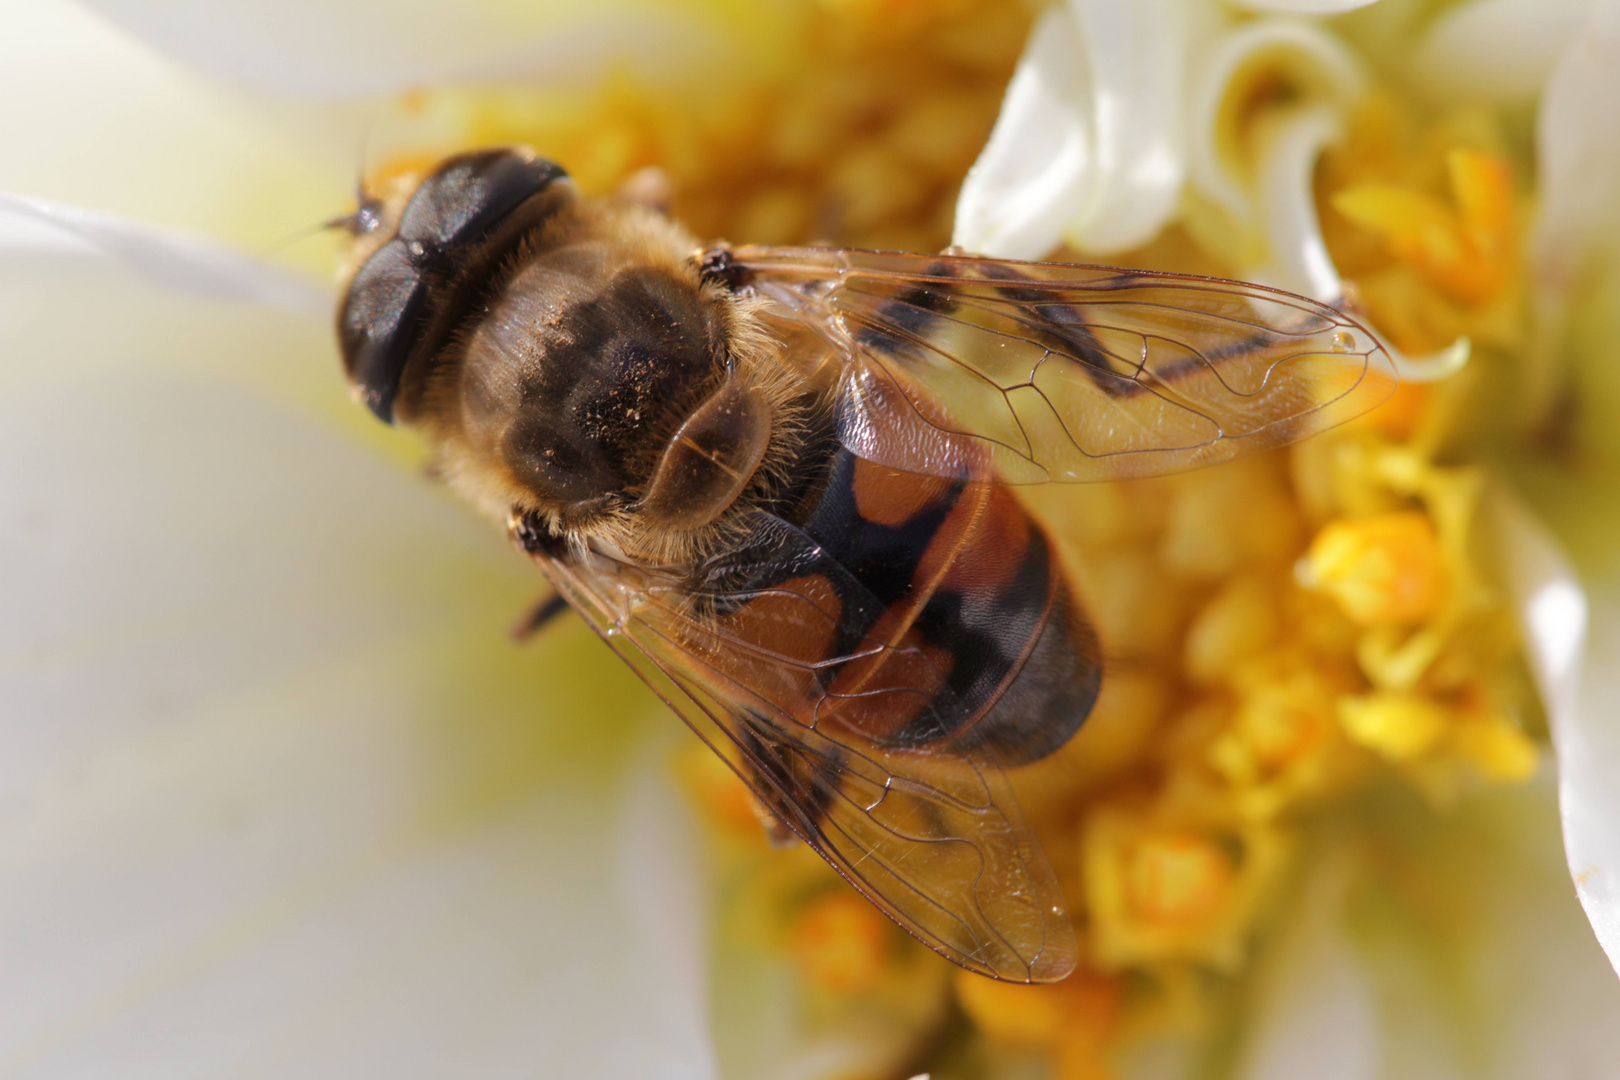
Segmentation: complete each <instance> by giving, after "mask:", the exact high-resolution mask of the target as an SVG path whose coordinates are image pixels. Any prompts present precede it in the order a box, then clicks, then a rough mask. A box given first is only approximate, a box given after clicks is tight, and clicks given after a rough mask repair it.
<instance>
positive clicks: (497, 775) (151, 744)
mask: <svg viewBox="0 0 1620 1080" xmlns="http://www.w3.org/2000/svg"><path fill="white" fill-rule="evenodd" d="M23 269H24V270H25V271H28V269H29V268H23ZM15 270H16V268H15V267H14V266H9V265H7V263H6V260H3V259H0V297H3V298H5V300H7V301H10V300H11V299H12V298H14V297H18V296H21V297H23V298H24V299H25V300H28V301H32V303H29V304H17V305H13V304H10V303H6V304H5V305H4V306H0V343H3V344H4V348H3V349H0V358H3V363H4V366H3V367H0V378H3V380H4V383H3V389H4V392H3V393H0V474H3V475H0V595H3V596H4V597H5V598H6V599H5V604H4V606H3V607H0V1071H5V1072H6V1073H7V1075H11V1076H17V1077H51V1078H62V1077H70V1076H83V1077H101V1076H119V1077H154V1078H155V1077H175V1076H197V1077H202V1076H221V1075H233V1076H244V1077H255V1076H263V1077H282V1076H300V1077H325V1076H330V1077H354V1076H384V1075H386V1076H398V1077H442V1076H449V1075H471V1076H480V1077H502V1076H514V1077H515V1076H535V1075H546V1076H571V1077H583V1078H598V1077H600V1078H608V1077H618V1076H637V1077H643V1076H645V1077H655V1078H660V1080H663V1078H669V1080H675V1078H680V1080H689V1078H691V1080H696V1078H703V1077H708V1076H711V1075H712V1074H713V1066H712V1061H711V1060H710V1058H709V1050H708V1048H707V1035H706V1032H705V1019H704V1010H703V1006H702V1001H703V999H704V994H705V992H706V980H705V978H704V975H703V971H702V968H701V964H699V963H698V960H697V958H698V957H700V956H701V955H702V940H703V939H702V932H703V927H702V918H701V911H700V910H699V908H700V904H699V903H698V901H697V899H696V898H697V896H698V894H697V892H696V884H695V882H694V881H693V879H692V878H691V876H690V875H691V874H692V873H693V869H692V867H693V865H694V863H693V858H692V856H693V848H692V845H691V843H690V841H689V839H688V837H687V834H686V831H685V829H684V828H683V826H682V821H681V814H680V809H679V805H678V803H676V802H675V801H674V800H673V799H672V797H671V796H670V795H669V794H668V793H667V792H666V791H664V790H663V789H662V781H661V780H660V779H659V778H660V777H661V776H662V775H663V773H662V770H661V769H659V768H649V767H647V763H646V762H645V761H644V760H643V761H642V762H641V763H639V764H638V762H637V759H636V758H635V756H634V755H633V754H631V753H628V752H627V751H629V750H630V749H632V748H633V747H634V745H635V744H636V743H637V742H638V741H639V738H640V736H639V735H638V734H637V732H638V730H639V724H638V723H637V722H635V720H634V718H636V717H639V716H649V717H650V716H652V715H653V714H656V713H657V712H658V711H659V709H658V707H657V706H656V704H655V703H653V702H651V701H650V700H649V698H648V696H647V695H646V694H645V693H644V692H641V691H640V690H638V689H636V688H635V687H634V686H633V685H632V684H631V683H630V681H629V680H627V679H626V678H625V673H624V672H623V671H621V670H619V666H618V664H617V662H616V661H614V660H613V659H612V658H611V657H610V656H609V655H608V654H607V652H606V650H604V649H602V648H601V646H600V644H599V643H598V642H596V641H595V640H594V639H593V638H591V637H590V635H589V634H588V633H586V632H585V631H584V629H583V628H582V627H580V626H579V625H577V624H574V625H564V626H560V627H559V628H558V629H557V630H556V631H553V632H552V633H550V634H548V638H547V639H545V640H542V641H541V642H539V643H537V644H536V645H534V646H531V647H529V648H527V649H525V650H521V651H520V650H519V649H518V648H517V647H515V646H513V645H511V644H510V643H509V642H508V641H506V640H505V633H504V627H505V626H506V625H508V624H509V622H510V620H511V619H512V617H513V615H514V614H515V613H516V612H517V611H518V610H520V609H521V607H522V606H523V605H524V604H525V603H526V602H527V601H528V600H530V599H531V598H532V596H533V595H534V594H535V593H537V592H538V591H539V589H540V586H539V582H538V580H537V579H536V577H535V575H534V574H533V573H532V572H530V571H529V569H528V568H526V567H524V566H522V565H520V564H521V560H518V559H515V558H514V557H513V556H512V554H511V552H510V551H509V550H507V545H506V543H505V541H504V539H503V538H502V537H500V536H499V535H498V530H495V529H492V528H489V527H486V526H485V525H483V524H481V523H477V522H473V521H470V520H469V519H468V518H467V517H466V516H465V515H464V514H463V513H462V512H461V510H460V509H459V508H456V507H454V506H453V505H452V504H451V503H450V502H449V501H448V500H447V499H445V498H443V497H441V496H440V495H439V494H438V493H436V492H435V491H433V490H432V489H431V488H430V487H428V486H427V485H426V484H425V483H424V482H423V481H421V480H419V479H417V478H415V477H413V476H410V475H409V474H406V473H402V472H401V471H399V470H398V469H397V468H395V467H393V466H390V465H387V464H385V463H384V462H382V461H380V460H377V459H375V458H374V457H372V456H370V455H368V454H365V453H362V452H360V451H358V450H357V449H356V448H355V447H354V446H353V445H351V444H349V443H346V442H344V441H343V440H341V439H339V438H337V437H336V436H334V435H333V434H331V433H328V432H327V431H325V430H323V429H322V428H320V427H318V426H316V425H314V424H312V423H310V422H308V421H307V420H304V419H301V418H300V417H298V416H296V415H293V414H290V413H289V412H287V411H286V409H285V408H284V407H280V406H278V405H277V404H276V403H275V401H274V399H272V398H269V397H267V396H266V395H265V394H263V393H262V392H261V393H253V392H250V391H247V390H244V389H241V388H239V387H238V386H237V385H235V384H229V383H224V382H221V381H220V380H219V379H218V377H217V376H216V375H214V374H212V373H213V372H215V371H219V370H228V369H230V368H232V367H235V366H240V367H243V368H249V369H252V368H260V367H263V368H269V367H272V366H274V365H277V364H287V365H290V366H293V367H298V366H300V365H303V364H305V363H309V362H313V361H320V362H321V364H322V365H323V366H325V365H331V364H333V363H334V361H333V359H332V357H331V347H330V344H329V342H328V341H327V337H328V336H329V334H330V331H329V329H328V328H327V327H326V326H324V325H322V323H319V322H314V321H312V320H308V319H306V318H302V317H299V318H293V317H290V316H288V315H284V314H279V313H274V312H266V311H263V310H262V309H253V308H246V307H242V306H240V305H218V304H208V303H203V302H200V301H195V300H185V299H182V298H176V297H172V296H166V295H161V294H153V293H152V292H151V291H150V290H147V289H144V288H130V287H129V286H128V281H127V279H122V280H123V281H124V284H125V288H124V289H123V290H122V291H119V290H118V289H116V288H108V289H102V290H100V291H98V290H96V289H95V288H94V286H95V285H97V284H98V279H97V278H96V277H95V275H93V274H92V275H84V274H78V273H72V274H63V275H61V276H57V275H56V271H55V268H53V267H51V266H50V265H46V266H45V267H43V269H42V270H41V271H40V272H39V273H36V274H33V275H32V276H33V285H32V291H29V290H28V289H25V288H24V287H23V286H27V285H29V277H27V276H21V275H19V274H18V273H16V272H15ZM119 280H120V279H116V278H114V279H104V280H101V281H100V284H102V285H113V286H116V285H117V284H118V281H119ZM53 283H55V284H62V285H65V286H67V289H66V295H62V294H57V295H55V296H54V297H53V296H52V295H51V291H50V290H49V289H47V288H46V287H45V286H47V285H50V284H53ZM121 350H122V352H121V355H117V356H111V357H109V354H119V353H120V351H121ZM192 350H195V351H197V352H198V353H200V355H199V356H196V357H192V358H189V359H188V358H173V357H172V356H171V354H176V353H186V352H188V351H192ZM143 356H146V357H150V358H151V362H150V363H143V362H142V358H143ZM329 377H330V380H331V382H330V385H331V387H332V389H331V397H330V400H331V401H332V402H333V403H334V404H341V398H342V391H341V376H340V375H339V374H338V372H337V371H336V370H331V371H330V372H329ZM657 720H658V721H659V722H664V721H665V720H666V718H664V717H661V716H660V717H657ZM627 1018H633V1020H631V1021H630V1022H631V1023H633V1025H634V1026H633V1027H632V1028H631V1029H630V1030H631V1034H629V1035H627V1034H626V1024H627Z"/></svg>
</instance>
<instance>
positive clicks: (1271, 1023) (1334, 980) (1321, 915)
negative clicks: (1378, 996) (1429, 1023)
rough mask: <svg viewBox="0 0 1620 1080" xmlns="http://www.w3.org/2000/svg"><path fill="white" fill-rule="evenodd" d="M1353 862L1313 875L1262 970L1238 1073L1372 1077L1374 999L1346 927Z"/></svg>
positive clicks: (1272, 1079)
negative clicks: (1346, 901) (1347, 900)
mask: <svg viewBox="0 0 1620 1080" xmlns="http://www.w3.org/2000/svg"><path fill="white" fill-rule="evenodd" d="M1350 872H1351V866H1350V863H1349V862H1348V861H1346V860H1342V859H1341V860H1338V861H1337V862H1335V863H1333V864H1332V865H1330V866H1329V867H1327V868H1325V869H1324V870H1323V871H1321V872H1319V873H1318V874H1317V876H1316V879H1315V880H1314V881H1312V882H1311V884H1310V890H1309V893H1308V894H1307V896H1306V897H1305V898H1304V900H1303V902H1302V903H1300V904H1299V905H1298V910H1299V912H1300V914H1299V916H1298V917H1297V918H1295V919H1294V920H1292V924H1291V925H1289V926H1287V927H1285V928H1284V929H1283V930H1282V932H1281V934H1280V935H1279V939H1278V940H1277V941H1275V942H1273V943H1272V944H1271V945H1270V947H1269V950H1268V952H1267V954H1266V957H1265V960H1264V962H1263V964H1262V966H1261V968H1260V970H1259V971H1257V973H1256V976H1255V978H1256V983H1257V997H1256V1000H1255V1001H1254V1003H1253V1006H1252V1008H1253V1012H1254V1015H1253V1018H1252V1019H1251V1021H1250V1023H1249V1030H1248V1032H1247V1033H1246V1036H1245V1040H1244V1041H1245V1045H1244V1047H1243V1049H1242V1051H1241V1052H1240V1053H1239V1059H1238V1060H1239V1065H1238V1067H1237V1069H1236V1070H1235V1075H1236V1076H1237V1077H1239V1078H1240V1080H1297V1078H1299V1077H1306V1076H1309V1077H1312V1078H1313V1080H1372V1078H1373V1077H1375V1076H1377V1075H1378V1069H1377V1066H1378V1054H1379V1041H1380V1040H1379V1034H1380V1033H1379V1031H1378V1017H1377V1014H1376V1003H1375V1001H1374V999H1373V992H1372V988H1371V987H1370V986H1368V984H1367V979H1366V977H1365V975H1364V974H1363V972H1362V970H1361V967H1360V964H1359V961H1358V959H1357V958H1356V955H1355V950H1354V948H1353V946H1352V945H1351V943H1350V940H1349V937H1348V934H1347V933H1346V926H1345V925H1344V922H1345V911H1344V905H1345V893H1346V890H1347V888H1348V886H1349V874H1350Z"/></svg>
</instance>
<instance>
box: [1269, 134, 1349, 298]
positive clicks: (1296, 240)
mask: <svg viewBox="0 0 1620 1080" xmlns="http://www.w3.org/2000/svg"><path fill="white" fill-rule="evenodd" d="M1341 130H1342V125H1341V124H1340V123H1339V118H1338V117H1337V116H1336V115H1335V114H1334V113H1333V111H1332V110H1330V109H1327V108H1324V107H1320V106H1317V107H1310V108H1304V109H1300V110H1297V111H1296V112H1294V113H1292V114H1291V115H1289V116H1287V117H1285V118H1282V119H1281V120H1280V121H1279V122H1278V124H1277V125H1275V128H1274V130H1273V131H1272V132H1271V133H1270V137H1269V139H1267V142H1266V148H1265V150H1264V151H1263V152H1262V156H1261V160H1260V168H1259V177H1258V179H1259V183H1258V195H1259V205H1260V213H1261V224H1262V228H1263V229H1264V231H1265V236H1266V246H1267V247H1268V248H1269V249H1270V251H1271V256H1272V260H1273V261H1272V264H1271V265H1270V266H1269V267H1267V268H1265V269H1264V270H1262V271H1261V272H1260V273H1259V274H1258V275H1257V276H1256V277H1255V280H1258V281H1264V282H1266V283H1267V284H1270V285H1275V286H1276V287H1278V288H1281V289H1286V290H1288V291H1289V292H1295V293H1299V294H1301V295H1303V296H1310V297H1313V298H1315V299H1317V300H1321V301H1322V302H1324V303H1334V302H1336V301H1338V300H1339V299H1340V298H1341V297H1343V295H1344V283H1343V282H1342V281H1340V279H1339V271H1338V270H1337V269H1336V268H1335V267H1334V265H1333V258H1332V256H1330V255H1329V254H1328V250H1327V243H1326V241H1324V240H1323V239H1322V224H1321V220H1320V219H1319V217H1318V216H1317V212H1316V192H1315V188H1314V185H1313V184H1312V179H1313V178H1314V177H1315V175H1316V159H1317V158H1318V157H1320V156H1321V154H1322V150H1323V148H1325V147H1326V146H1327V145H1328V144H1329V143H1331V142H1332V141H1333V140H1334V139H1336V138H1338V137H1339V134H1340V131H1341Z"/></svg>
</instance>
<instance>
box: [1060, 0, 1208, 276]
mask: <svg viewBox="0 0 1620 1080" xmlns="http://www.w3.org/2000/svg"><path fill="white" fill-rule="evenodd" d="M1069 10H1070V11H1072V12H1073V13H1074V17H1075V20H1076V22H1077V23H1078V24H1079V27H1080V36H1081V38H1082V40H1083V41H1084V42H1085V54H1084V57H1083V59H1082V58H1081V57H1076V58H1075V61H1074V62H1078V63H1082V64H1083V66H1084V70H1085V71H1086V72H1087V73H1088V75H1089V82H1090V108H1091V112H1092V125H1091V131H1092V135H1093V142H1092V158H1091V161H1092V166H1091V168H1092V173H1093V176H1092V181H1091V185H1090V196H1089V198H1088V199H1087V202H1086V204H1085V205H1084V207H1083V208H1082V209H1081V210H1080V212H1079V213H1078V214H1077V215H1076V216H1075V217H1074V218H1072V219H1071V220H1070V221H1069V223H1068V226H1067V228H1065V230H1064V238H1065V239H1067V240H1068V242H1069V243H1070V244H1071V245H1072V246H1073V247H1074V248H1075V249H1076V250H1078V251H1081V252H1084V253H1086V254H1092V255H1108V254H1113V253H1114V252H1118V251H1125V250H1127V249H1129V248H1133V247H1139V246H1140V245H1142V244H1145V243H1147V242H1148V241H1149V240H1151V239H1153V238H1154V237H1155V236H1157V235H1158V233H1159V230H1160V229H1162V228H1164V226H1165V223H1166V222H1168V221H1169V220H1170V217H1171V216H1172V215H1173V214H1174V212H1175V210H1176V206H1177V202H1178V200H1179V198H1180V196H1181V183H1182V177H1183V175H1184V172H1185V155H1184V151H1183V148H1182V145H1183V133H1182V128H1183V124H1184V119H1183V116H1182V110H1183V108H1184V91H1183V89H1182V86H1183V80H1184V78H1185V71H1186V67H1187V40H1186V35H1187V29H1188V27H1187V13H1186V11H1185V10H1184V3H1183V2H1182V0H1136V2H1133V3H1130V4H1120V3H1115V2H1114V0H1069Z"/></svg>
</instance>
